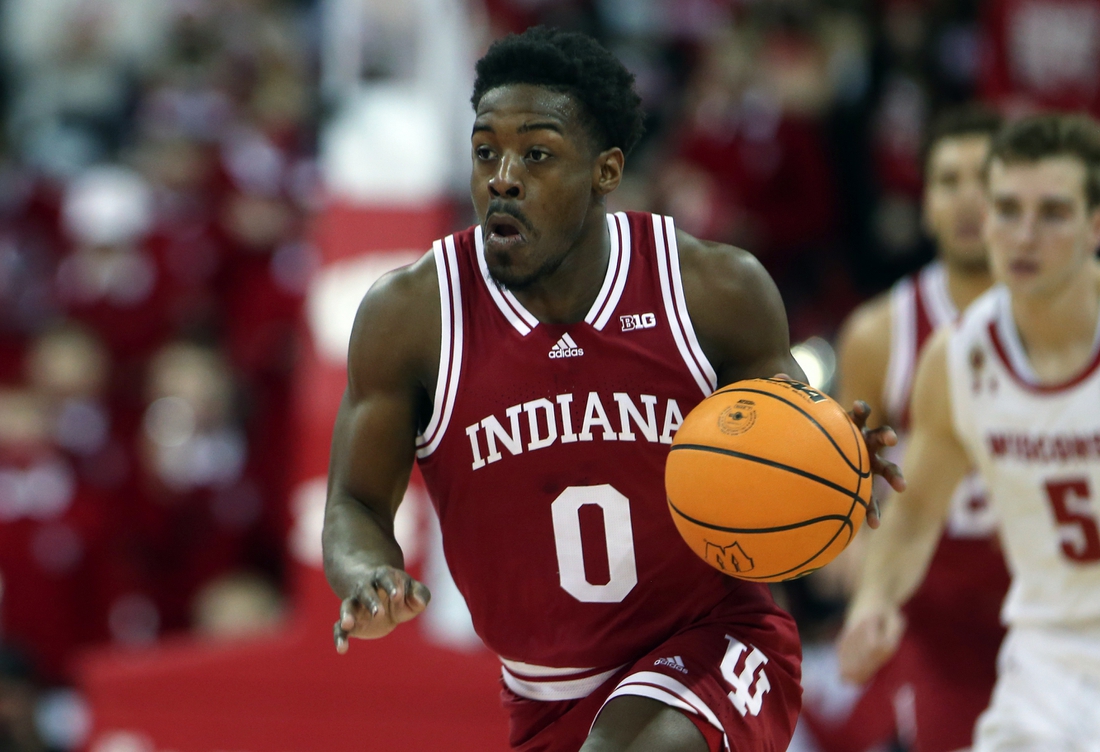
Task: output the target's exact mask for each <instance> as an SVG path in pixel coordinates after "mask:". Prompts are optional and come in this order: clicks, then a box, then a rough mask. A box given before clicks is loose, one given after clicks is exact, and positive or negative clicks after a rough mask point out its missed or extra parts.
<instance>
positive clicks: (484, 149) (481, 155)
mask: <svg viewBox="0 0 1100 752" xmlns="http://www.w3.org/2000/svg"><path fill="white" fill-rule="evenodd" d="M474 155H475V156H476V157H477V158H478V159H492V158H493V150H492V149H490V148H489V147H488V146H485V145H484V144H483V145H481V146H475V147H474Z"/></svg>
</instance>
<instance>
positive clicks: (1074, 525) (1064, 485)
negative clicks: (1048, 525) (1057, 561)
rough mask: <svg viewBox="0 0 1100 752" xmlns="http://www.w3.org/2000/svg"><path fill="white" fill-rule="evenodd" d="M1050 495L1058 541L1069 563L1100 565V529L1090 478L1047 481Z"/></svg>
mask: <svg viewBox="0 0 1100 752" xmlns="http://www.w3.org/2000/svg"><path fill="white" fill-rule="evenodd" d="M1045 485H1046V492H1047V500H1048V501H1049V502H1050V508H1051V510H1052V511H1053V512H1054V519H1055V520H1057V522H1058V537H1059V538H1060V539H1061V541H1062V553H1063V554H1065V555H1066V558H1067V559H1070V560H1072V561H1078V562H1082V563H1086V562H1093V561H1100V528H1098V527H1097V524H1096V514H1095V512H1094V510H1093V509H1092V508H1091V504H1090V503H1089V502H1090V500H1091V494H1090V493H1089V482H1088V478H1070V479H1067V480H1060V481H1053V480H1052V481H1047V483H1046V484H1045Z"/></svg>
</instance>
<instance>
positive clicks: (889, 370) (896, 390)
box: [883, 261, 959, 422]
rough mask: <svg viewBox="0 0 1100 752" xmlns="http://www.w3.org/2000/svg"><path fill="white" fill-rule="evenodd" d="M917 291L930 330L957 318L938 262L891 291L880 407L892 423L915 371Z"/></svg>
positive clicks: (902, 409)
mask: <svg viewBox="0 0 1100 752" xmlns="http://www.w3.org/2000/svg"><path fill="white" fill-rule="evenodd" d="M918 294H919V296H920V301H921V303H922V304H923V306H924V310H925V312H926V313H927V314H928V319H929V323H930V324H931V325H932V328H933V329H935V328H938V327H941V326H945V325H947V324H952V323H954V322H955V321H956V320H958V317H959V312H958V309H957V308H956V307H955V303H954V301H953V300H951V291H950V290H949V289H948V287H947V269H946V268H945V267H944V265H943V264H942V263H940V262H938V261H934V262H932V263H931V264H929V265H928V266H926V267H924V268H923V269H921V270H920V271H919V272H918V273H917V274H916V275H914V276H912V277H906V278H905V279H903V280H901V281H900V282H898V283H897V284H896V285H894V287H893V288H892V289H891V290H890V327H891V330H890V360H889V361H888V363H887V365H886V379H885V383H884V385H883V399H884V405H883V407H885V408H886V413H887V418H888V419H889V420H891V421H893V422H897V421H900V420H901V417H902V416H903V415H904V414H905V411H906V408H907V406H908V404H909V398H910V396H911V392H912V389H913V377H914V374H915V372H916V370H917V349H918V348H917V345H918V343H917V328H918V322H917V297H918Z"/></svg>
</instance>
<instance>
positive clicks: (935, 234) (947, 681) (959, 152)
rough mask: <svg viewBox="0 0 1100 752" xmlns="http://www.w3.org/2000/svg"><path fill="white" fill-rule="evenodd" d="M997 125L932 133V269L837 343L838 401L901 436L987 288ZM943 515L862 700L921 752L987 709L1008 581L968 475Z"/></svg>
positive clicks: (952, 120) (953, 124)
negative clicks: (942, 355) (917, 380)
mask: <svg viewBox="0 0 1100 752" xmlns="http://www.w3.org/2000/svg"><path fill="white" fill-rule="evenodd" d="M999 127H1000V118H999V117H998V116H997V115H996V114H995V113H993V112H990V111H988V110H984V109H977V108H965V109H958V110H951V111H948V112H946V113H944V114H943V116H941V118H940V119H939V120H937V121H936V122H935V123H934V124H933V126H932V128H931V132H930V134H929V138H928V141H927V143H928V146H927V148H926V150H925V170H924V172H925V188H924V202H923V203H924V224H925V227H926V229H927V231H928V232H929V234H930V235H931V236H932V239H933V241H934V242H935V245H936V250H937V260H936V261H934V262H933V263H931V264H929V265H928V266H926V267H924V268H923V269H921V270H920V271H919V272H917V273H916V274H913V275H911V276H908V277H906V278H904V279H902V280H901V281H900V282H898V283H897V284H896V285H894V287H893V288H892V289H891V290H890V291H889V292H888V293H886V294H884V295H881V296H879V297H877V298H875V299H873V300H871V301H869V302H867V303H866V304H864V305H862V306H860V307H859V308H857V309H856V310H855V312H854V313H853V314H852V316H851V317H850V318H849V320H848V322H846V325H845V327H844V330H843V332H842V335H841V338H840V365H841V375H842V378H843V381H842V383H841V388H840V396H841V399H842V400H844V401H847V400H849V399H852V396H853V395H863V396H865V399H866V401H867V403H868V404H869V405H870V407H871V411H872V415H876V414H877V415H878V416H880V418H881V419H883V420H885V421H886V422H887V423H889V424H890V425H892V426H894V427H896V428H898V429H899V431H900V432H901V435H902V436H903V437H904V432H905V430H906V429H907V427H908V424H909V399H910V392H911V387H912V382H913V372H914V370H915V369H916V364H917V357H918V354H919V353H920V351H921V349H922V348H923V346H924V345H925V344H926V343H927V342H928V339H929V337H930V336H931V335H932V332H933V331H934V330H936V329H937V328H939V327H941V326H943V325H945V324H950V323H952V322H954V321H955V320H956V319H957V318H958V312H959V311H962V310H964V309H965V308H966V307H967V306H969V305H970V303H972V302H973V301H974V299H975V298H977V297H978V296H979V295H980V294H981V293H983V292H985V290H986V289H987V288H988V287H989V285H990V283H991V279H990V275H989V265H988V263H987V262H986V252H985V245H984V243H983V241H982V237H981V231H982V219H983V216H984V206H985V202H984V196H983V192H984V188H983V177H982V175H983V168H984V165H985V159H986V156H987V155H988V153H989V142H990V139H991V138H992V137H993V134H994V133H996V131H997V129H998V128H999ZM904 441H905V440H904V438H902V439H901V442H902V443H904ZM895 449H899V450H900V449H901V446H900V445H899V446H898V447H895ZM949 509H950V512H949V514H948V518H947V524H946V525H945V527H944V533H943V536H942V537H941V539H940V542H939V544H938V545H937V547H936V553H935V555H934V556H933V558H932V561H931V563H930V564H929V567H928V575H927V576H926V577H925V580H924V584H923V585H922V587H921V588H920V589H919V590H918V591H917V592H916V593H915V594H914V595H913V597H912V598H911V599H910V600H909V602H908V603H907V604H906V606H905V608H904V610H903V612H904V615H905V635H904V637H903V638H902V642H901V647H900V648H899V651H898V655H897V656H895V657H894V659H893V660H891V662H890V664H888V665H887V666H884V667H883V670H882V671H880V672H879V674H877V675H876V677H875V682H874V683H873V684H871V685H869V686H868V687H867V689H866V690H865V693H864V697H865V698H866V700H867V701H868V702H876V701H878V702H881V701H886V702H891V701H892V704H893V705H894V706H895V708H898V712H899V713H901V712H905V713H907V717H904V718H899V724H898V725H899V728H904V730H905V733H907V734H912V735H913V738H912V739H909V740H907V741H909V742H910V743H912V744H913V747H914V749H915V750H916V752H952V750H957V749H960V748H962V747H968V746H969V745H970V740H971V736H972V732H973V729H974V721H975V720H976V719H977V717H978V714H979V713H981V712H982V710H984V709H985V707H986V705H988V704H989V696H990V693H991V692H992V691H993V683H994V681H995V679H996V657H997V649H998V647H1000V644H1001V638H1002V637H1003V636H1004V630H1003V627H1002V626H1001V624H1000V619H999V616H998V612H999V611H1000V606H1001V602H1002V601H1003V599H1004V594H1005V591H1006V590H1007V589H1008V573H1007V571H1006V570H1005V565H1004V556H1003V555H1002V553H1001V550H1000V545H999V543H998V542H997V539H996V524H995V521H994V519H993V515H992V514H991V513H990V509H989V505H988V504H987V501H986V498H985V493H984V489H983V488H982V487H981V485H980V480H979V479H978V477H977V475H976V474H975V473H970V474H968V475H967V476H966V478H965V479H964V480H963V481H962V482H961V483H960V484H959V485H958V486H957V487H956V488H955V489H954V490H953V492H952V494H951V501H950V506H949ZM854 678H858V679H860V680H865V679H867V678H868V677H865V676H859V677H854ZM884 694H889V695H892V697H883V695H884ZM861 704H862V702H861ZM902 709H904V710H902ZM859 714H860V708H859V706H857V709H856V710H855V711H854V715H855V716H858V715H859Z"/></svg>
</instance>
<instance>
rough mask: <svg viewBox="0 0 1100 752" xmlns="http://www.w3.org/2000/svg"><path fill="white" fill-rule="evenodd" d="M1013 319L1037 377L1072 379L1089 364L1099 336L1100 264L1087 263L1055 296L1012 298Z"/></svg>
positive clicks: (1020, 296)
mask: <svg viewBox="0 0 1100 752" xmlns="http://www.w3.org/2000/svg"><path fill="white" fill-rule="evenodd" d="M1012 317H1013V319H1014V322H1015V324H1016V331H1017V332H1018V333H1019V336H1020V341H1021V344H1023V346H1024V350H1025V351H1026V352H1027V354H1028V359H1029V360H1030V361H1031V365H1032V367H1033V368H1034V369H1035V372H1036V374H1037V375H1038V376H1039V377H1040V378H1041V379H1043V380H1044V381H1048V380H1049V381H1057V380H1060V379H1063V378H1069V377H1072V376H1073V375H1074V374H1075V373H1076V372H1077V371H1079V370H1080V369H1081V368H1082V367H1084V365H1085V364H1086V363H1087V361H1088V358H1089V356H1090V355H1091V353H1092V345H1093V342H1094V339H1095V337H1096V326H1097V320H1098V319H1100V264H1098V263H1097V262H1095V261H1092V260H1090V261H1088V262H1087V265H1086V266H1085V267H1084V268H1083V269H1082V270H1081V273H1080V274H1077V275H1075V276H1074V277H1073V278H1072V280H1071V281H1070V282H1069V283H1068V284H1067V285H1066V286H1065V287H1064V288H1063V289H1061V290H1059V291H1057V292H1056V293H1054V294H1052V295H1049V296H1042V297H1029V296H1024V295H1013V296H1012ZM1078 361H1079V362H1078Z"/></svg>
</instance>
